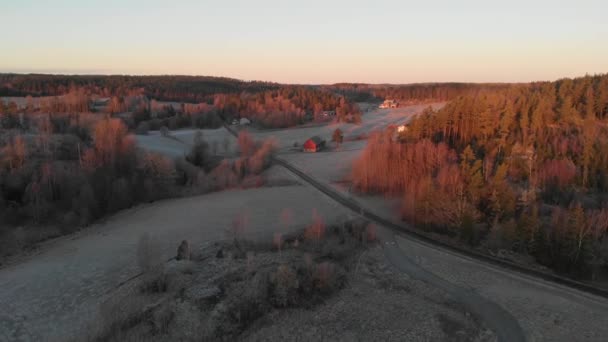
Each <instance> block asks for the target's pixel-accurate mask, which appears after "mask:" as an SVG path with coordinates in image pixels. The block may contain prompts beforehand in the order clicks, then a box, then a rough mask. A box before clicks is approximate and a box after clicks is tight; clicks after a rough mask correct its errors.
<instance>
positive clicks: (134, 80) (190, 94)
mask: <svg viewBox="0 0 608 342" xmlns="http://www.w3.org/2000/svg"><path fill="white" fill-rule="evenodd" d="M278 87H279V85H278V84H276V83H270V82H258V81H252V82H245V81H241V80H236V79H232V78H226V77H210V76H127V75H110V76H106V75H45V74H0V96H27V95H30V96H59V95H65V94H67V93H69V92H70V90H72V89H75V88H84V89H85V90H86V91H87V92H88V93H92V94H98V95H100V96H105V97H110V96H125V95H127V94H129V93H131V92H132V91H133V90H134V89H141V91H142V93H143V95H146V96H148V97H150V98H154V99H157V100H161V101H182V102H191V103H196V102H204V101H208V100H209V99H210V97H209V96H211V95H213V94H218V93H240V92H243V91H248V92H258V91H265V90H269V89H276V88H278Z"/></svg>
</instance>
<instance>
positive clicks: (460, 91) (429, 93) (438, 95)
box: [323, 82, 510, 103]
mask: <svg viewBox="0 0 608 342" xmlns="http://www.w3.org/2000/svg"><path fill="white" fill-rule="evenodd" d="M509 86H510V84H503V83H455V82H452V83H418V84H402V85H399V84H363V83H337V84H333V85H330V86H323V87H324V88H326V89H331V90H333V91H335V92H337V93H339V94H342V95H344V96H346V97H347V98H349V99H352V100H353V101H357V102H363V101H381V100H386V99H393V100H399V101H401V102H404V103H408V102H412V103H420V102H438V101H449V100H452V99H454V98H456V97H458V96H463V95H471V94H475V93H478V92H481V91H486V90H494V89H503V88H507V87H509Z"/></svg>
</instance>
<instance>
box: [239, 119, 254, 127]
mask: <svg viewBox="0 0 608 342" xmlns="http://www.w3.org/2000/svg"><path fill="white" fill-rule="evenodd" d="M250 124H251V121H249V119H247V118H241V120H240V121H239V125H241V126H247V125H250Z"/></svg>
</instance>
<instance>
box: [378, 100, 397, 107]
mask: <svg viewBox="0 0 608 342" xmlns="http://www.w3.org/2000/svg"><path fill="white" fill-rule="evenodd" d="M398 107H399V101H397V100H384V102H382V103H381V104H380V107H379V108H381V109H385V108H398Z"/></svg>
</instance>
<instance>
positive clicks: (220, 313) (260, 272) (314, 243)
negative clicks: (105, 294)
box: [98, 217, 375, 341]
mask: <svg viewBox="0 0 608 342" xmlns="http://www.w3.org/2000/svg"><path fill="white" fill-rule="evenodd" d="M310 230H313V231H315V234H313V235H311V234H310V232H309V231H310ZM374 239H375V230H374V227H373V226H371V225H369V224H367V222H363V221H357V222H345V223H343V224H339V225H332V226H329V227H326V226H325V225H323V224H322V222H321V221H320V218H318V217H316V218H314V219H313V222H312V223H311V226H310V227H309V228H307V229H306V230H302V231H299V232H295V233H292V234H287V235H285V236H281V238H278V239H277V238H276V237H275V239H274V240H273V243H272V244H268V243H260V242H252V241H248V240H245V239H242V238H241V237H238V238H235V239H233V240H229V241H224V242H221V243H218V244H216V245H214V246H209V247H207V248H206V249H202V250H197V252H195V253H194V254H189V253H186V254H184V253H183V251H184V245H186V246H187V242H182V244H181V245H180V247H179V248H178V254H180V255H182V256H192V258H191V259H192V261H190V258H188V257H186V258H183V257H182V258H180V261H177V262H174V263H170V264H169V265H165V266H163V265H162V264H160V263H159V260H160V259H159V258H158V257H157V255H158V254H159V253H155V252H154V251H153V250H154V248H155V247H154V246H155V244H154V242H153V240H152V239H150V237H149V236H145V237H143V238H142V240H141V241H140V246H139V248H138V255H140V256H143V257H144V258H143V262H142V263H141V264H142V270H144V272H145V273H144V274H143V276H142V277H141V278H140V279H141V281H140V282H139V284H138V286H135V287H132V288H133V289H134V291H137V292H138V293H128V294H125V296H126V297H128V299H127V300H128V301H129V302H130V307H129V308H125V307H124V305H125V300H123V299H122V297H120V298H116V299H115V300H113V301H110V302H109V304H108V305H106V306H105V307H104V308H105V310H104V312H106V314H105V315H106V316H107V317H106V319H107V322H106V327H105V329H102V331H101V333H100V336H101V338H99V339H98V340H102V341H107V340H125V339H127V340H128V339H131V338H138V339H150V338H152V337H155V338H160V339H171V340H180V339H188V340H196V339H200V340H229V339H238V337H239V335H240V334H241V333H242V332H243V331H244V330H245V329H247V328H248V327H250V326H251V325H252V324H253V323H254V322H255V321H258V320H260V319H262V318H263V317H264V316H265V315H266V314H268V313H269V312H270V311H272V310H282V309H285V308H298V307H302V308H312V307H314V306H315V305H318V304H320V303H322V302H323V301H324V300H325V299H326V298H328V297H330V296H332V295H333V294H335V293H336V292H337V291H339V290H340V289H342V288H343V287H344V286H345V285H346V284H347V282H348V279H349V274H350V272H352V271H354V269H355V268H356V260H357V258H358V257H359V255H360V253H361V252H362V251H363V250H365V248H366V247H367V246H368V244H370V243H373V242H374ZM156 248H158V246H157V247H156ZM186 249H188V248H186ZM149 260H156V262H155V266H154V267H150V261H149ZM138 298H139V299H138ZM150 298H155V301H154V302H152V303H151V302H150ZM158 298H164V299H165V300H163V299H161V300H158ZM125 299H126V298H125ZM117 312H119V313H120V315H116V314H115V313H117ZM125 312H128V313H130V314H129V315H124V313H125ZM184 327H187V329H185V330H184Z"/></svg>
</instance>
